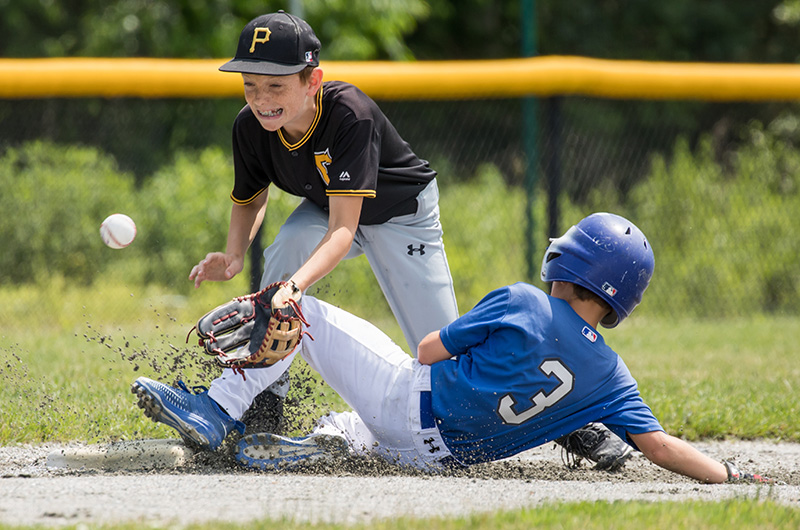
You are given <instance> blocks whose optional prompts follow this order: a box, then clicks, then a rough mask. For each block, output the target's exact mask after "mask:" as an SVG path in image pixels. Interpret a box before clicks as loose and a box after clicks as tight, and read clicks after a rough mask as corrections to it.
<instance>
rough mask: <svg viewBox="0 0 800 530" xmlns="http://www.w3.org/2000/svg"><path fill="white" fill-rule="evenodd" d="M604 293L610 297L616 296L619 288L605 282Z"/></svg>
mask: <svg viewBox="0 0 800 530" xmlns="http://www.w3.org/2000/svg"><path fill="white" fill-rule="evenodd" d="M603 292H605V293H606V294H607V295H608V296H614V295H615V294H617V288H616V287H614V286H613V285H611V284H610V283H608V282H605V283H603Z"/></svg>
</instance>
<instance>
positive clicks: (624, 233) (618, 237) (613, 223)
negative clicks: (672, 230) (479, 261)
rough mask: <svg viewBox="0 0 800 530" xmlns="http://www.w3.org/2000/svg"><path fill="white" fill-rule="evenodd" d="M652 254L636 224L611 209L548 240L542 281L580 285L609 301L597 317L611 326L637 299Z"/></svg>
mask: <svg viewBox="0 0 800 530" xmlns="http://www.w3.org/2000/svg"><path fill="white" fill-rule="evenodd" d="M654 266H655V258H654V257H653V250H652V249H651V248H650V244H649V243H648V242H647V238H645V236H644V234H643V233H642V231H641V230H639V229H638V228H637V227H636V225H634V224H633V223H631V222H630V221H628V220H627V219H625V218H624V217H620V216H619V215H614V214H612V213H594V214H592V215H590V216H588V217H586V218H584V219H583V220H582V221H581V222H579V223H578V224H577V225H575V226H573V227H572V228H570V229H569V230H567V233H566V234H564V235H563V236H561V237H559V238H557V239H553V240H551V241H550V246H549V247H547V251H545V253H544V259H543V260H542V280H543V281H545V282H554V281H561V282H571V283H575V284H578V285H580V286H583V287H585V288H587V289H589V290H590V291H592V292H593V293H595V294H596V295H598V296H599V297H600V298H602V299H603V300H605V301H606V302H608V304H609V305H610V306H611V309H612V311H611V313H609V314H608V315H606V316H605V317H604V318H603V320H602V321H601V322H600V324H602V325H603V326H604V327H607V328H613V327H616V326H617V325H618V324H619V323H620V322H622V321H623V320H624V319H625V318H626V317H627V316H628V315H630V314H631V313H632V312H633V309H634V308H635V307H636V306H637V305H639V302H641V301H642V295H643V294H644V290H645V289H647V286H648V284H649V283H650V278H651V277H652V276H653V268H654Z"/></svg>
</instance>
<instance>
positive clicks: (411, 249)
mask: <svg viewBox="0 0 800 530" xmlns="http://www.w3.org/2000/svg"><path fill="white" fill-rule="evenodd" d="M406 248H407V249H408V255H409V256H413V255H414V252H419V255H420V256H422V255H424V254H425V245H422V244H420V246H419V247H418V248H414V245H408V247H406Z"/></svg>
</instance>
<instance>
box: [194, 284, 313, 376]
mask: <svg viewBox="0 0 800 530" xmlns="http://www.w3.org/2000/svg"><path fill="white" fill-rule="evenodd" d="M300 296H301V292H300V290H299V289H298V288H297V286H295V285H294V283H291V284H289V283H287V282H276V283H273V284H272V285H269V286H267V287H265V288H264V289H262V290H260V291H258V292H257V293H252V294H248V295H246V296H240V297H237V298H234V299H233V300H231V301H230V302H228V303H226V304H222V305H221V306H219V307H217V308H215V309H213V310H211V311H209V312H208V313H206V314H205V315H203V316H202V317H201V318H200V320H198V321H197V326H195V329H196V331H197V336H198V337H199V338H200V339H199V344H200V346H202V347H203V348H204V349H205V352H206V353H207V354H209V355H215V356H216V360H217V363H218V364H220V365H221V366H223V367H225V368H233V369H234V370H235V371H237V372H240V373H241V370H242V369H244V368H264V367H267V366H271V365H273V364H275V363H276V362H278V361H280V360H281V359H284V358H285V357H287V356H288V355H289V354H290V353H292V352H293V351H294V349H295V348H296V347H297V345H298V344H300V339H302V337H303V335H309V334H308V333H307V332H305V331H304V330H303V325H304V324H305V325H306V326H308V322H306V319H305V317H304V316H303V313H302V310H301V309H300V304H299V300H300ZM309 337H310V338H311V339H312V340H313V339H314V338H313V337H311V335H309Z"/></svg>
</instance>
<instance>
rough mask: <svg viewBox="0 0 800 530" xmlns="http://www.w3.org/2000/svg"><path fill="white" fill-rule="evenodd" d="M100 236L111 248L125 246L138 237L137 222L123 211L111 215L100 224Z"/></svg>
mask: <svg viewBox="0 0 800 530" xmlns="http://www.w3.org/2000/svg"><path fill="white" fill-rule="evenodd" d="M100 237H102V238H103V243H105V244H106V245H108V246H109V247H111V248H125V247H127V246H128V245H130V244H131V243H133V239H134V238H135V237H136V223H134V222H133V219H131V218H130V217H128V216H127V215H125V214H123V213H115V214H112V215H109V216H108V217H106V220H105V221H103V224H101V225H100Z"/></svg>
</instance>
